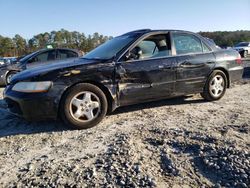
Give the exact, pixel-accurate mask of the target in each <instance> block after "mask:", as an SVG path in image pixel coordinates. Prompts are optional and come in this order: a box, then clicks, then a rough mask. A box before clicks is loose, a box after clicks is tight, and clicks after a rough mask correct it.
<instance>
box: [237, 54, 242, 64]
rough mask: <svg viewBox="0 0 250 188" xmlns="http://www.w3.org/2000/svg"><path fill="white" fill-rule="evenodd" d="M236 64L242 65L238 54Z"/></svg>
mask: <svg viewBox="0 0 250 188" xmlns="http://www.w3.org/2000/svg"><path fill="white" fill-rule="evenodd" d="M236 63H237V64H239V65H241V64H242V60H241V56H240V54H238V57H237V58H236Z"/></svg>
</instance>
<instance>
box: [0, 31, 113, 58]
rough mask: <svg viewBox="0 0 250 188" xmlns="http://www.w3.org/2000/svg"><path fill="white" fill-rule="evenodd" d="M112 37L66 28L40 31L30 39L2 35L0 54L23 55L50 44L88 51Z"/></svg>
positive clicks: (6, 55)
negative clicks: (86, 33)
mask: <svg viewBox="0 0 250 188" xmlns="http://www.w3.org/2000/svg"><path fill="white" fill-rule="evenodd" d="M111 38H112V37H111V36H104V35H101V34H99V33H97V32H96V33H94V34H93V35H85V34H84V33H80V32H77V31H73V32H70V31H67V30H64V29H61V30H60V31H52V32H50V33H49V32H45V33H40V34H38V35H35V36H33V37H32V38H31V39H28V40H26V39H24V38H23V37H22V36H20V35H18V34H16V35H15V36H14V38H9V37H3V36H1V35H0V56H1V57H8V56H9V57H11V56H22V55H25V54H28V53H30V52H34V51H36V50H39V49H42V48H46V47H47V46H48V45H51V46H53V47H54V48H73V49H77V50H80V51H82V52H84V53H86V52H89V51H90V50H92V49H93V48H95V47H97V46H98V45H100V44H102V43H104V42H106V41H107V40H109V39H111Z"/></svg>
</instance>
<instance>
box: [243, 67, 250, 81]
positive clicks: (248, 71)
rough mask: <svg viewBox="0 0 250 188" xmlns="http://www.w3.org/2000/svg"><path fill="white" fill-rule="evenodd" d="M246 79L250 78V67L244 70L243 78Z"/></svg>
mask: <svg viewBox="0 0 250 188" xmlns="http://www.w3.org/2000/svg"><path fill="white" fill-rule="evenodd" d="M242 77H243V78H244V79H248V78H250V67H245V68H244V72H243V76H242Z"/></svg>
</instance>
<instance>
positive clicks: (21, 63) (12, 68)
mask: <svg viewBox="0 0 250 188" xmlns="http://www.w3.org/2000/svg"><path fill="white" fill-rule="evenodd" d="M77 57H79V54H78V52H77V51H75V50H71V49H42V50H39V51H36V52H33V53H31V54H29V55H27V56H24V57H23V58H21V59H18V60H16V61H10V62H9V63H5V64H2V65H1V64H0V86H1V85H7V84H9V82H10V78H11V77H12V76H13V75H14V74H16V73H17V72H20V71H23V70H26V69H30V68H33V67H37V66H41V65H46V64H50V63H54V62H59V61H61V60H63V59H71V58H77Z"/></svg>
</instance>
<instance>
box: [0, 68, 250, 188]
mask: <svg viewBox="0 0 250 188" xmlns="http://www.w3.org/2000/svg"><path fill="white" fill-rule="evenodd" d="M247 71H249V70H248V69H247ZM249 75H250V74H249ZM245 77H248V72H246V74H245ZM0 90H1V91H2V90H3V89H0ZM0 93H2V92H0ZM0 97H1V96H0ZM0 107H1V108H0V148H1V150H0V187H16V186H17V187H25V186H28V187H32V186H33V187H65V186H66V187H213V186H214V187H220V186H225V187H249V185H250V116H249V112H250V82H249V81H247V80H244V81H242V82H240V83H238V84H235V85H234V86H233V87H232V88H230V89H228V90H227V93H226V95H225V96H224V98H223V99H221V100H220V101H216V102H205V101H203V100H202V99H201V98H200V96H199V95H195V96H191V97H181V98H176V99H171V100H163V101H159V102H152V103H146V104H140V105H135V106H130V107H125V108H121V109H119V110H117V111H116V112H115V113H113V114H112V115H110V116H108V117H107V118H106V119H105V120H104V121H103V122H102V123H101V124H100V125H99V126H97V127H95V128H92V129H89V130H82V131H78V130H69V129H68V128H67V127H65V126H63V125H62V124H61V123H60V122H57V123H56V122H41V123H28V122H25V121H24V120H22V119H19V118H17V117H14V116H12V115H10V114H9V113H8V112H7V111H6V110H5V109H4V108H5V105H4V103H3V101H2V100H1V99H0Z"/></svg>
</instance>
